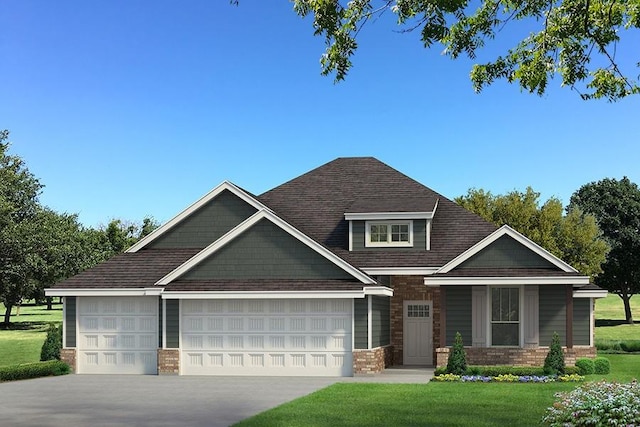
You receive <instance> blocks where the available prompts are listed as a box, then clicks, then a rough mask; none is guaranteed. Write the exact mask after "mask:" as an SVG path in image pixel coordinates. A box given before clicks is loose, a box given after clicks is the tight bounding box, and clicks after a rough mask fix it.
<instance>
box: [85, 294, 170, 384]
mask: <svg viewBox="0 0 640 427" xmlns="http://www.w3.org/2000/svg"><path fill="white" fill-rule="evenodd" d="M78 304H79V310H78V312H79V316H78V326H79V327H78V336H79V340H78V343H79V345H78V357H79V360H78V372H79V373H92V374H101V373H105V374H155V373H157V342H158V330H157V325H158V314H157V305H158V302H157V299H156V298H154V297H100V298H98V297H81V298H79V301H78Z"/></svg>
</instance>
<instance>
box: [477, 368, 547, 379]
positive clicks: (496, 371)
mask: <svg viewBox="0 0 640 427" xmlns="http://www.w3.org/2000/svg"><path fill="white" fill-rule="evenodd" d="M476 368H478V369H479V373H478V374H476V375H484V376H487V377H497V376H500V375H518V376H525V375H537V376H542V375H544V369H543V368H541V367H536V366H498V365H497V366H477V367H476Z"/></svg>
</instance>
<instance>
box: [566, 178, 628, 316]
mask: <svg viewBox="0 0 640 427" xmlns="http://www.w3.org/2000/svg"><path fill="white" fill-rule="evenodd" d="M569 206H570V207H578V208H580V209H583V210H584V211H585V212H588V213H590V214H592V215H594V216H595V217H596V219H597V221H598V224H599V226H600V228H601V229H602V232H603V234H604V237H605V239H606V240H607V242H608V243H609V245H611V251H610V252H609V254H608V256H607V260H606V262H605V263H604V264H603V266H602V270H603V272H602V274H601V275H599V276H598V277H596V284H597V285H598V286H601V287H603V288H605V289H607V290H609V291H611V292H613V293H615V294H616V295H618V296H619V297H620V298H621V299H622V301H623V303H624V312H625V317H626V320H627V322H628V323H633V315H632V313H631V305H630V303H629V300H630V299H631V297H632V296H633V295H634V294H637V293H640V189H639V188H638V186H637V185H636V184H634V183H633V182H631V181H630V180H629V178H627V177H624V178H622V179H621V180H619V181H618V180H616V179H610V178H606V179H603V180H601V181H598V182H592V183H589V184H585V185H583V186H582V187H580V189H579V190H578V191H576V192H575V193H574V194H573V195H572V196H571V202H570V205H569Z"/></svg>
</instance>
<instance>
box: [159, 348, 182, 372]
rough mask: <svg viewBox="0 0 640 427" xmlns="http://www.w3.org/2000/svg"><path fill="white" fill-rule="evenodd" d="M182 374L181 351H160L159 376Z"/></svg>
mask: <svg viewBox="0 0 640 427" xmlns="http://www.w3.org/2000/svg"><path fill="white" fill-rule="evenodd" d="M179 373H180V350H178V349H173V348H159V349H158V375H178V374H179Z"/></svg>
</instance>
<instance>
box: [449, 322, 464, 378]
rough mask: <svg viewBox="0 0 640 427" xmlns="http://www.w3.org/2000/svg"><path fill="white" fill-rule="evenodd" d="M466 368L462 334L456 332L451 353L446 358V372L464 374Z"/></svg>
mask: <svg viewBox="0 0 640 427" xmlns="http://www.w3.org/2000/svg"><path fill="white" fill-rule="evenodd" d="M466 370H467V353H466V352H465V351H464V344H463V342H462V335H461V334H460V332H456V336H455V340H454V342H453V346H452V347H451V353H449V359H448V360H447V373H448V374H455V375H464V373H465V372H466Z"/></svg>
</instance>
